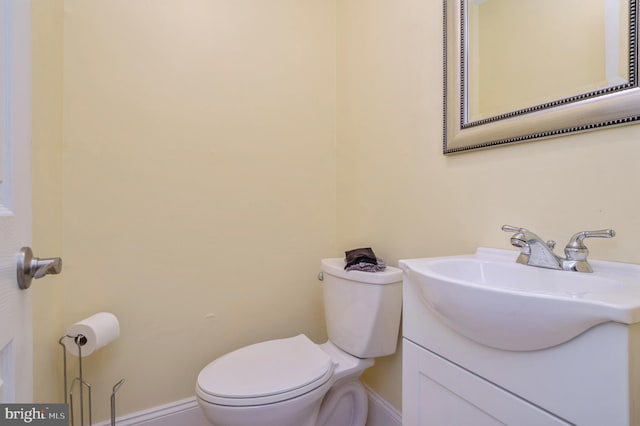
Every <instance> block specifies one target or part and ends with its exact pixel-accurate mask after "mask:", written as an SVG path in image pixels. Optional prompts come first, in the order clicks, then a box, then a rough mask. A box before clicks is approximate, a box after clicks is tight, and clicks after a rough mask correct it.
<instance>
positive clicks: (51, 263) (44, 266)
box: [17, 247, 62, 290]
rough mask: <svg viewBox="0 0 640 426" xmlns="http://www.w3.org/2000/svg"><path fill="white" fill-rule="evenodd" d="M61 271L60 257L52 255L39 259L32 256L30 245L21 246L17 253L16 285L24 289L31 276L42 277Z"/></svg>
mask: <svg viewBox="0 0 640 426" xmlns="http://www.w3.org/2000/svg"><path fill="white" fill-rule="evenodd" d="M61 271H62V259H61V258H59V257H52V258H47V259H40V258H37V257H33V252H32V251H31V247H22V248H21V249H20V252H19V253H18V268H17V275H18V287H20V288H21V289H22V290H26V289H28V288H29V287H30V286H31V280H32V279H33V278H35V279H38V278H42V277H44V276H45V275H49V274H59V273H60V272H61Z"/></svg>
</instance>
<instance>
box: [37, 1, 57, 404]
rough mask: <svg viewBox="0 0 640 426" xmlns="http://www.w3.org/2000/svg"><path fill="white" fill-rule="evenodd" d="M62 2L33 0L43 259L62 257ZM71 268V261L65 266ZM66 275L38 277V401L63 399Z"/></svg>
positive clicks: (39, 235)
mask: <svg viewBox="0 0 640 426" xmlns="http://www.w3.org/2000/svg"><path fill="white" fill-rule="evenodd" d="M62 23H63V8H62V2H61V1H52V0H33V1H32V40H33V46H32V49H33V52H32V55H33V56H32V61H33V62H32V63H33V71H32V72H33V86H32V91H33V101H32V105H33V113H32V120H33V130H32V175H33V176H32V181H33V189H32V195H33V241H32V247H33V250H34V254H35V255H36V256H38V257H53V256H61V255H62V234H63V220H62V193H63V188H62V133H63V131H62V92H63V88H62V59H63V56H62V55H63V40H62V36H63V32H62ZM64 268H65V272H66V265H64ZM63 278H64V277H63V275H51V276H48V277H47V279H46V280H43V281H34V282H33V285H32V286H31V290H30V291H32V295H33V326H34V327H33V329H34V330H33V331H34V354H33V355H34V377H35V384H34V387H33V390H34V398H35V400H36V401H46V402H57V401H62V400H63V398H64V396H63V392H62V388H63V385H62V382H61V381H60V379H61V377H62V354H61V350H62V348H61V347H60V346H59V345H58V339H59V338H60V336H62V334H63V333H64V330H65V325H64V323H63V316H62V315H63V308H64V293H65V289H64V284H63Z"/></svg>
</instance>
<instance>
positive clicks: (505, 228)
mask: <svg viewBox="0 0 640 426" xmlns="http://www.w3.org/2000/svg"><path fill="white" fill-rule="evenodd" d="M502 230H503V231H504V232H525V231H526V229H524V228H520V227H519V226H511V225H502Z"/></svg>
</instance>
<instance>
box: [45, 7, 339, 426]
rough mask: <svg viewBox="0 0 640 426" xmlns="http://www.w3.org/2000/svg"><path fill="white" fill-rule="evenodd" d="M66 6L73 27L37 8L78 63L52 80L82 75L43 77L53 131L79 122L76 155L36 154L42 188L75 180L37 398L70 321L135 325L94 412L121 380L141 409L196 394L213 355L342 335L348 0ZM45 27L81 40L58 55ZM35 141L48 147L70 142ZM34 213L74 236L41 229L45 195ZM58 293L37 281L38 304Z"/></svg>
mask: <svg viewBox="0 0 640 426" xmlns="http://www.w3.org/2000/svg"><path fill="white" fill-rule="evenodd" d="M43 1H44V0H43ZM59 4H62V3H59ZM63 6H64V11H63V12H64V23H63V24H64V25H63V26H62V25H61V23H60V22H58V21H57V17H58V15H59V14H61V12H62V9H56V10H46V9H47V8H51V9H54V6H53V5H52V4H49V3H46V5H45V4H38V3H37V2H36V4H35V7H34V22H35V25H36V30H35V31H34V34H36V37H35V44H36V45H37V46H39V47H37V48H36V49H35V54H34V55H35V57H36V58H37V59H38V60H39V61H43V62H45V61H47V62H49V63H52V64H55V65H56V66H57V63H58V61H59V62H60V63H61V64H62V68H60V69H56V73H57V74H56V76H53V77H51V78H56V79H57V81H55V82H53V83H51V84H52V85H54V86H55V87H59V86H60V85H63V86H62V87H64V90H63V94H62V98H61V99H60V95H59V94H57V93H56V94H55V96H54V95H51V96H49V95H50V94H49V93H48V92H49V90H50V89H48V84H49V83H48V81H47V79H49V78H50V76H48V75H47V73H46V72H37V73H36V74H35V77H34V79H35V84H34V87H35V93H34V96H35V102H36V103H37V102H40V100H41V99H44V100H48V99H49V98H50V97H55V98H56V100H57V101H58V105H57V109H56V108H54V107H51V108H49V110H51V111H52V112H53V113H54V115H55V116H56V117H55V118H51V119H50V120H44V119H42V120H41V122H39V121H37V120H36V122H35V126H36V127H39V126H40V127H41V128H42V129H43V130H42V132H44V130H45V128H46V127H51V128H54V129H55V130H56V132H58V129H60V128H63V136H62V139H61V142H60V140H58V142H57V144H58V147H57V150H54V154H55V155H56V156H55V157H54V158H59V157H60V156H61V161H62V166H61V167H60V164H59V163H55V162H54V164H45V162H43V161H40V162H38V161H36V167H38V166H39V167H41V168H42V170H43V171H42V172H41V171H40V169H38V170H37V171H36V173H35V183H34V186H35V192H36V193H38V192H44V191H45V189H47V188H48V187H49V186H50V182H49V180H48V176H47V174H48V172H49V171H51V172H52V173H53V174H55V175H56V179H57V180H58V182H61V186H59V187H57V188H55V194H56V196H58V197H61V200H62V201H61V204H60V202H58V201H56V203H57V204H55V205H54V209H57V211H60V212H61V217H62V219H61V222H62V223H61V224H60V225H58V226H57V227H56V228H54V229H56V230H57V232H58V233H61V234H62V238H61V242H62V243H61V245H62V249H61V250H53V248H52V250H51V252H52V254H55V253H62V256H63V258H64V273H63V275H62V277H63V279H64V291H63V294H64V300H63V301H61V302H60V303H59V304H58V305H57V309H58V314H57V315H58V317H59V318H60V319H59V320H56V324H43V323H42V321H39V320H37V321H36V323H35V328H36V330H37V334H38V336H39V338H38V339H37V341H36V352H37V353H42V354H43V356H39V357H38V359H37V361H36V371H37V377H36V389H38V392H37V395H36V397H37V398H38V399H39V400H45V401H46V400H49V401H50V400H51V398H53V396H54V395H56V392H57V389H58V388H59V387H60V386H59V382H58V383H56V382H55V379H54V378H52V377H51V374H49V372H48V368H50V364H52V363H53V362H52V360H51V358H50V357H49V356H44V354H45V353H47V354H48V353H49V352H51V353H53V354H54V355H55V354H57V351H58V350H59V348H58V345H57V340H58V338H59V337H60V335H61V334H62V333H63V332H64V330H65V329H66V327H67V326H68V325H69V324H71V323H73V322H75V321H77V320H79V319H82V318H84V317H87V316H89V315H91V314H93V313H95V312H98V311H103V310H105V311H112V312H114V313H115V314H116V315H117V316H118V317H119V319H120V323H121V329H122V333H121V337H120V339H119V340H117V341H116V342H114V343H113V344H112V345H110V346H108V347H106V348H104V349H102V350H100V351H98V352H96V353H95V354H94V355H91V357H89V358H88V359H87V362H86V363H85V367H86V378H87V379H88V380H89V381H90V382H91V384H92V385H93V389H94V401H95V411H94V418H95V419H104V418H106V417H107V416H108V396H109V393H110V391H111V386H113V384H115V383H116V381H118V380H119V379H120V378H122V377H124V378H126V380H127V382H126V384H125V386H124V387H123V388H122V390H121V391H120V394H119V403H118V410H119V412H120V413H127V412H132V411H136V410H140V409H143V408H148V407H152V406H155V405H158V404H162V403H166V402H170V401H175V400H177V399H181V398H185V397H189V396H192V395H194V386H195V380H196V376H197V373H198V372H199V371H200V370H201V369H202V367H204V366H205V365H206V364H207V363H208V362H210V361H212V360H213V359H214V358H215V357H217V356H219V355H221V354H224V353H226V352H228V351H230V350H232V349H235V348H237V347H239V346H243V345H246V344H249V343H252V342H256V341H258V340H265V339H272V338H276V337H284V336H290V335H294V334H297V333H306V334H307V335H309V336H310V337H311V338H312V339H314V340H315V341H318V342H322V341H324V340H325V339H326V335H325V329H324V321H323V313H322V304H321V286H320V283H319V282H318V281H317V280H316V274H317V272H318V269H319V260H320V259H321V258H322V257H326V256H335V255H338V254H339V252H337V251H336V247H335V241H336V237H335V229H336V205H335V204H336V200H335V185H336V183H335V181H336V159H335V116H336V114H335V105H336V100H335V68H336V67H335V34H336V31H335V16H336V13H335V5H334V4H333V3H332V2H325V1H322V0H312V1H305V2H292V1H287V0H275V1H269V2H263V1H223V0H219V1H211V0H206V1H198V0H189V1H188V2H184V1H180V2H177V1H173V0H161V1H152V2H150V1H135V2H132V1H130V0H116V1H114V0H109V1H90V2H87V1H82V0H78V1H76V0H68V1H65V2H64V3H63ZM40 12H41V13H42V15H46V16H44V17H39V16H36V15H37V14H38V13H40ZM54 21H55V22H54ZM45 27H46V29H47V30H52V32H53V33H55V34H56V36H62V34H63V35H64V38H63V43H64V47H63V48H62V45H60V44H56V46H55V51H54V52H53V53H54V54H55V55H58V56H57V59H56V58H53V59H51V58H48V57H46V56H47V54H48V49H49V47H50V46H49V45H52V44H54V42H53V41H51V40H48V39H47V37H48V34H39V33H37V29H38V28H42V29H43V30H44V29H45ZM56 43H57V42H56ZM60 106H62V108H61V109H60ZM34 139H35V140H34V149H35V151H40V150H45V149H49V148H50V147H49V145H48V144H49V143H56V142H49V141H47V140H46V138H45V137H44V135H43V136H41V137H36V138H34ZM44 170H46V171H47V172H45V171H44ZM60 170H61V172H60ZM58 173H61V176H57V174H58ZM34 209H35V228H36V229H35V234H36V240H38V239H39V240H41V241H43V243H42V246H43V247H44V245H45V243H44V242H46V241H53V242H56V243H57V242H58V241H59V240H58V239H57V235H49V232H48V230H47V229H46V227H45V226H44V225H41V223H43V222H48V221H50V220H51V219H50V218H49V213H48V211H47V208H46V207H45V206H43V205H42V203H40V202H37V203H36V204H35V206H34ZM56 214H57V213H56ZM53 234H55V232H54V233H53ZM52 244H53V243H52ZM55 248H57V247H55ZM43 285H44V284H43ZM48 297H49V294H48V293H47V294H44V293H43V290H41V289H38V295H37V296H36V299H37V300H36V303H37V305H38V306H46V305H47V303H48V301H47V298H48ZM56 297H58V296H56ZM58 357H59V355H58ZM45 364H46V365H45Z"/></svg>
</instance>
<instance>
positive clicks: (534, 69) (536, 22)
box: [443, 0, 640, 154]
mask: <svg viewBox="0 0 640 426" xmlns="http://www.w3.org/2000/svg"><path fill="white" fill-rule="evenodd" d="M637 1H638V0H535V1H530V0H444V25H445V27H444V150H443V151H444V154H454V153H459V152H465V151H469V150H473V149H481V148H489V147H493V146H499V145H503V144H508V143H515V142H524V141H530V140H534V139H538V138H549V137H554V136H559V135H563V134H567V133H572V132H580V131H586V130H592V129H598V128H601V127H604V126H612V125H620V124H627V123H632V122H635V121H637V120H638V119H640V89H639V88H638V82H637V46H636V39H637V25H636V24H637V14H636V6H637Z"/></svg>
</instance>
